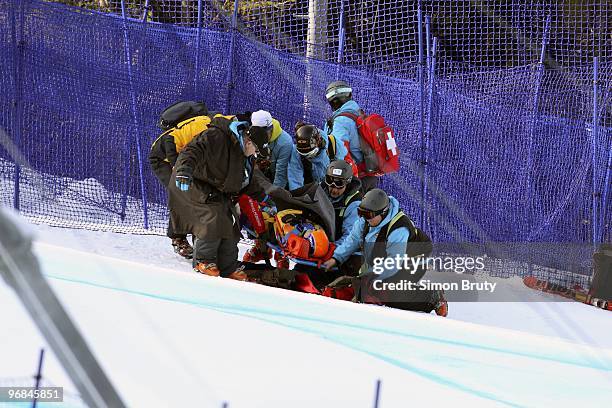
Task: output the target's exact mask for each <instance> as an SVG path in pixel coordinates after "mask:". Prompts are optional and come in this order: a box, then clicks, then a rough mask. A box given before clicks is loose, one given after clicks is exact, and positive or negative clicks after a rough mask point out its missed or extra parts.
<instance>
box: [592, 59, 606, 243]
mask: <svg viewBox="0 0 612 408" xmlns="http://www.w3.org/2000/svg"><path fill="white" fill-rule="evenodd" d="M598 71H599V60H598V58H597V57H595V58H593V126H592V127H593V128H592V130H591V134H592V137H593V141H592V143H593V148H592V150H593V151H592V160H593V163H592V166H593V168H592V171H593V194H592V200H593V221H592V222H593V227H592V229H593V247H594V249H595V250H596V249H597V247H598V245H599V244H600V243H601V238H603V237H602V236H601V235H600V230H599V227H600V223H601V222H603V221H604V220H603V218H601V217H600V211H601V207H600V201H599V199H600V198H601V196H602V194H601V192H600V191H598V188H597V185H598V183H597V169H598V167H599V166H598V160H597V152H598V148H597V147H598V142H599V105H598V101H597V98H598V96H599V72H598Z"/></svg>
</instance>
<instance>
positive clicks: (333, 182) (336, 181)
mask: <svg viewBox="0 0 612 408" xmlns="http://www.w3.org/2000/svg"><path fill="white" fill-rule="evenodd" d="M325 184H327V185H328V186H330V187H335V188H343V187H345V186H346V180H344V179H342V178H338V177H333V176H325Z"/></svg>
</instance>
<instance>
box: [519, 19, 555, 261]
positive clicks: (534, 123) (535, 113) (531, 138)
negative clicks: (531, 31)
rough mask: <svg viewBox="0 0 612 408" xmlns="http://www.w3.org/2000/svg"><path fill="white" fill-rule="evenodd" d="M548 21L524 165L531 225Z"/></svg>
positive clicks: (546, 28) (528, 223)
mask: <svg viewBox="0 0 612 408" xmlns="http://www.w3.org/2000/svg"><path fill="white" fill-rule="evenodd" d="M550 21H551V15H550V14H549V15H548V17H547V18H546V26H545V27H544V35H543V36H542V49H541V51H540V60H539V61H538V69H537V73H536V83H535V91H534V93H533V100H532V105H531V106H532V112H533V113H532V116H531V124H530V127H529V141H528V145H527V163H526V166H525V180H526V190H527V203H528V205H526V206H525V208H528V209H529V210H528V214H527V225H531V224H532V222H533V211H532V208H533V206H534V202H533V188H532V185H531V184H532V183H531V181H532V180H531V177H532V176H531V174H532V167H533V141H534V139H535V133H536V128H537V124H538V121H539V117H540V115H539V113H538V111H539V106H540V93H541V89H542V79H543V77H544V57H545V56H546V45H547V44H548V32H549V30H550ZM530 269H531V268H530Z"/></svg>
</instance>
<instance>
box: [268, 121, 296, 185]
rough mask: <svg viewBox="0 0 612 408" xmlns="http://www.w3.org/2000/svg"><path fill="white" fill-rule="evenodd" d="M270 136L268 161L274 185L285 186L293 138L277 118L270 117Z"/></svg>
mask: <svg viewBox="0 0 612 408" xmlns="http://www.w3.org/2000/svg"><path fill="white" fill-rule="evenodd" d="M272 126H273V128H272V137H271V138H270V142H269V143H268V147H269V148H270V162H271V165H272V169H273V171H274V181H273V182H272V184H274V185H275V186H278V187H281V188H286V187H287V181H288V179H287V171H288V167H289V160H290V159H291V151H292V148H293V139H292V138H291V136H289V133H287V132H285V131H284V130H283V129H282V128H281V126H280V123H279V122H278V120H276V119H272Z"/></svg>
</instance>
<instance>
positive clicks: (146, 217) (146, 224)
mask: <svg viewBox="0 0 612 408" xmlns="http://www.w3.org/2000/svg"><path fill="white" fill-rule="evenodd" d="M121 16H122V18H123V41H124V45H125V59H126V63H127V71H128V81H129V84H130V90H129V93H130V108H131V111H132V124H133V126H134V132H135V134H134V135H133V137H134V139H135V140H136V155H137V159H138V174H139V177H140V193H141V194H142V208H143V216H144V228H145V229H148V228H149V214H148V208H147V204H148V203H147V189H146V186H145V182H144V172H143V164H142V149H141V143H140V138H141V137H142V129H141V128H140V123H139V121H138V108H137V105H136V92H135V90H134V76H133V74H132V53H131V50H130V42H129V38H128V24H127V15H126V10H125V0H121ZM127 157H128V158H129V150H128V155H127ZM129 164H130V163H129V160H128V161H127V163H126V171H125V175H126V179H127V178H129ZM126 185H127V181H126ZM126 206H127V188H126V189H125V191H124V196H123V201H122V207H121V214H122V215H123V216H124V217H125V209H126Z"/></svg>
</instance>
